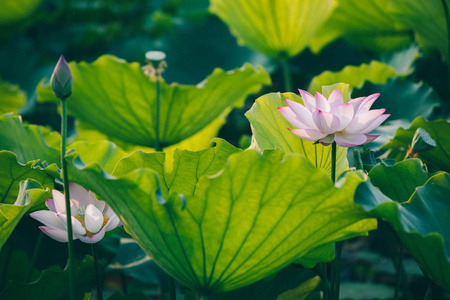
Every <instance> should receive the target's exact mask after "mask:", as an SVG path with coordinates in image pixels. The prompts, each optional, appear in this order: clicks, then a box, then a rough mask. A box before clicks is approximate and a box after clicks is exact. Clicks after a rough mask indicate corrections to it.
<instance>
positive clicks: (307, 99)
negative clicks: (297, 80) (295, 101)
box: [298, 89, 316, 111]
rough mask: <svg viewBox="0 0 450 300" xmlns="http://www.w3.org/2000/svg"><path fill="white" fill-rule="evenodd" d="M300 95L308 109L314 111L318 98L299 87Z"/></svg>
mask: <svg viewBox="0 0 450 300" xmlns="http://www.w3.org/2000/svg"><path fill="white" fill-rule="evenodd" d="M298 91H299V92H300V95H301V96H302V100H303V103H304V104H305V107H306V109H307V110H309V111H312V109H313V108H314V107H316V98H314V96H313V95H311V94H310V93H308V92H307V91H304V90H301V89H298Z"/></svg>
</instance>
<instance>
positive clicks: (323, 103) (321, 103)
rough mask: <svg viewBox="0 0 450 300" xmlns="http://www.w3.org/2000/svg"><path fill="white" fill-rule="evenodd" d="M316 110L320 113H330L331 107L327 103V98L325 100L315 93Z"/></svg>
mask: <svg viewBox="0 0 450 300" xmlns="http://www.w3.org/2000/svg"><path fill="white" fill-rule="evenodd" d="M316 108H317V109H320V110H321V111H325V112H330V110H331V106H330V103H328V100H327V98H325V97H324V96H323V95H322V94H321V93H319V92H316Z"/></svg>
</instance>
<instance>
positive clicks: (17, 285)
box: [0, 256, 95, 300]
mask: <svg viewBox="0 0 450 300" xmlns="http://www.w3.org/2000/svg"><path fill="white" fill-rule="evenodd" d="M93 270H94V259H93V258H92V257H90V256H86V257H85V259H84V260H83V261H78V260H75V295H76V299H84V295H85V293H87V292H90V291H91V288H92V285H93V283H94V278H95V277H94V271H93ZM69 292H70V289H69V270H68V268H67V267H66V268H65V269H64V270H61V268H59V267H54V268H50V269H46V270H44V271H42V273H41V276H40V277H39V279H38V280H36V281H35V282H32V283H22V282H15V281H10V282H9V283H8V285H7V286H6V288H5V290H4V291H3V292H2V293H0V297H1V298H2V299H5V300H16V299H36V300H61V299H68V298H69V296H70V295H69Z"/></svg>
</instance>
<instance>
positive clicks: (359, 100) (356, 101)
mask: <svg viewBox="0 0 450 300" xmlns="http://www.w3.org/2000/svg"><path fill="white" fill-rule="evenodd" d="M366 98H367V97H359V98H355V99H352V100H350V101H349V102H347V103H350V104H351V105H352V106H353V110H354V112H355V114H356V113H357V112H358V110H359V107H360V106H361V103H362V102H363V101H364V99H366Z"/></svg>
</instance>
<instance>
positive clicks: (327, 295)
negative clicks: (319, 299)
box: [319, 263, 330, 300]
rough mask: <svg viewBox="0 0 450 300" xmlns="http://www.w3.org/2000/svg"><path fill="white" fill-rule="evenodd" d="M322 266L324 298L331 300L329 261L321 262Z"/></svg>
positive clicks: (320, 265)
mask: <svg viewBox="0 0 450 300" xmlns="http://www.w3.org/2000/svg"><path fill="white" fill-rule="evenodd" d="M319 267H320V273H321V274H320V275H321V277H322V280H323V285H324V287H323V299H324V300H329V298H330V287H329V285H328V272H327V263H320V264H319Z"/></svg>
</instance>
